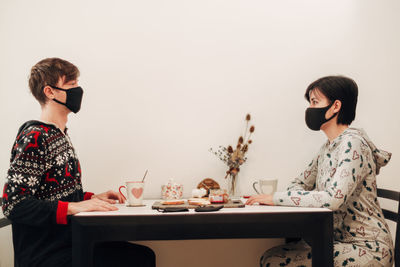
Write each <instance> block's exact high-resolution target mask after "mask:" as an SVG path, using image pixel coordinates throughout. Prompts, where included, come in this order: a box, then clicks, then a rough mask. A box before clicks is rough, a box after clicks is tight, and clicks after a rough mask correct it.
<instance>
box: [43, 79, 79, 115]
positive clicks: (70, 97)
mask: <svg viewBox="0 0 400 267" xmlns="http://www.w3.org/2000/svg"><path fill="white" fill-rule="evenodd" d="M49 86H50V87H52V88H54V89H56V90H61V91H64V92H66V93H67V100H66V103H63V102H61V101H59V100H57V99H55V98H54V99H53V100H54V101H55V102H57V103H59V104H61V105H64V106H66V107H67V108H68V109H69V110H71V111H72V112H73V113H77V112H78V111H79V110H80V109H81V103H82V97H83V89H82V87H80V86H78V87H74V88H70V89H63V88H59V87H57V86H53V85H49Z"/></svg>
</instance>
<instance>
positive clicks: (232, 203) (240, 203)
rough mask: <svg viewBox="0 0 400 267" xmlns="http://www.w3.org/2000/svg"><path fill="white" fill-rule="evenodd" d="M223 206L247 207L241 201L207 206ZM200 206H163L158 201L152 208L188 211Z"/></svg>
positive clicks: (186, 204)
mask: <svg viewBox="0 0 400 267" xmlns="http://www.w3.org/2000/svg"><path fill="white" fill-rule="evenodd" d="M221 205H223V206H224V208H244V207H245V205H244V203H243V202H242V201H241V200H240V201H239V202H236V201H235V203H234V202H232V200H229V202H228V203H225V204H210V205H207V206H221ZM197 207H198V206H196V205H189V204H188V203H187V202H185V204H180V205H162V204H161V201H156V202H154V204H153V205H152V206H151V208H152V209H153V210H156V209H164V208H187V209H195V208H197Z"/></svg>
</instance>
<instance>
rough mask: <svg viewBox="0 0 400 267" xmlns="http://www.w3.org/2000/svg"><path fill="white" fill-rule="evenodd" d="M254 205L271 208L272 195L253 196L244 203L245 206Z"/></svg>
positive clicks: (272, 202) (272, 203)
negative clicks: (258, 204)
mask: <svg viewBox="0 0 400 267" xmlns="http://www.w3.org/2000/svg"><path fill="white" fill-rule="evenodd" d="M254 203H260V204H261V205H269V206H273V205H274V201H273V195H253V196H251V197H250V198H249V199H248V200H247V201H246V205H253V204H254Z"/></svg>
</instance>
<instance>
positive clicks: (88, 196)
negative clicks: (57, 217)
mask: <svg viewBox="0 0 400 267" xmlns="http://www.w3.org/2000/svg"><path fill="white" fill-rule="evenodd" d="M93 195H94V193H92V192H86V193H85V195H84V196H83V200H89V199H91V198H92V196H93Z"/></svg>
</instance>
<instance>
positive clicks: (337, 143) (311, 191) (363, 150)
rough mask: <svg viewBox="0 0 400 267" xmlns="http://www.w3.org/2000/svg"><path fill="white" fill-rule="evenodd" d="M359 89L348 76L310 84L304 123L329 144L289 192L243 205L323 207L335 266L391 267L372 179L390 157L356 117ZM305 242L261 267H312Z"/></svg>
mask: <svg viewBox="0 0 400 267" xmlns="http://www.w3.org/2000/svg"><path fill="white" fill-rule="evenodd" d="M357 96H358V87H357V84H356V83H355V82H354V81H353V80H352V79H349V78H346V77H343V76H329V77H324V78H321V79H318V80H317V81H315V82H313V83H312V84H310V85H309V87H308V88H307V90H306V93H305V98H306V99H307V101H308V102H309V103H310V107H309V108H308V109H307V110H306V124H307V126H308V127H309V128H310V129H312V130H315V131H318V130H322V131H323V132H324V133H325V135H326V136H327V138H328V140H327V142H326V143H325V144H323V146H322V147H321V149H320V151H319V153H318V154H317V155H316V157H315V158H314V159H313V160H312V161H311V163H310V164H309V165H308V166H307V168H306V170H305V171H304V172H303V173H301V174H300V176H298V177H297V178H295V179H294V180H293V181H292V182H291V183H290V185H289V186H288V188H287V191H284V192H276V193H275V194H273V195H255V196H252V197H250V198H249V200H248V201H247V203H246V204H248V205H251V204H254V203H260V204H266V205H282V206H299V207H300V206H301V207H326V208H329V209H331V210H333V212H334V215H333V217H334V222H333V227H334V266H366V267H367V266H371V267H372V266H392V264H393V241H392V238H391V235H390V232H389V228H388V225H387V224H386V222H385V219H384V217H383V214H382V210H381V208H380V205H379V202H378V199H377V189H376V175H377V174H379V169H380V168H381V167H382V166H385V165H386V164H387V163H388V162H389V160H390V157H391V153H388V152H386V151H383V150H379V149H377V148H376V146H375V145H374V144H373V143H372V142H371V140H370V139H369V138H368V136H367V135H366V133H365V132H364V131H363V130H361V129H355V128H349V125H350V124H351V123H352V121H353V120H354V118H355V114H356V106H357ZM311 258H312V254H311V248H310V247H309V246H308V245H307V243H306V242H305V241H303V240H302V241H298V242H292V243H288V244H285V245H282V246H278V247H274V248H272V249H270V250H268V251H266V252H265V253H264V255H263V256H262V257H261V262H260V266H262V267H268V266H270V267H272V266H311Z"/></svg>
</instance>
